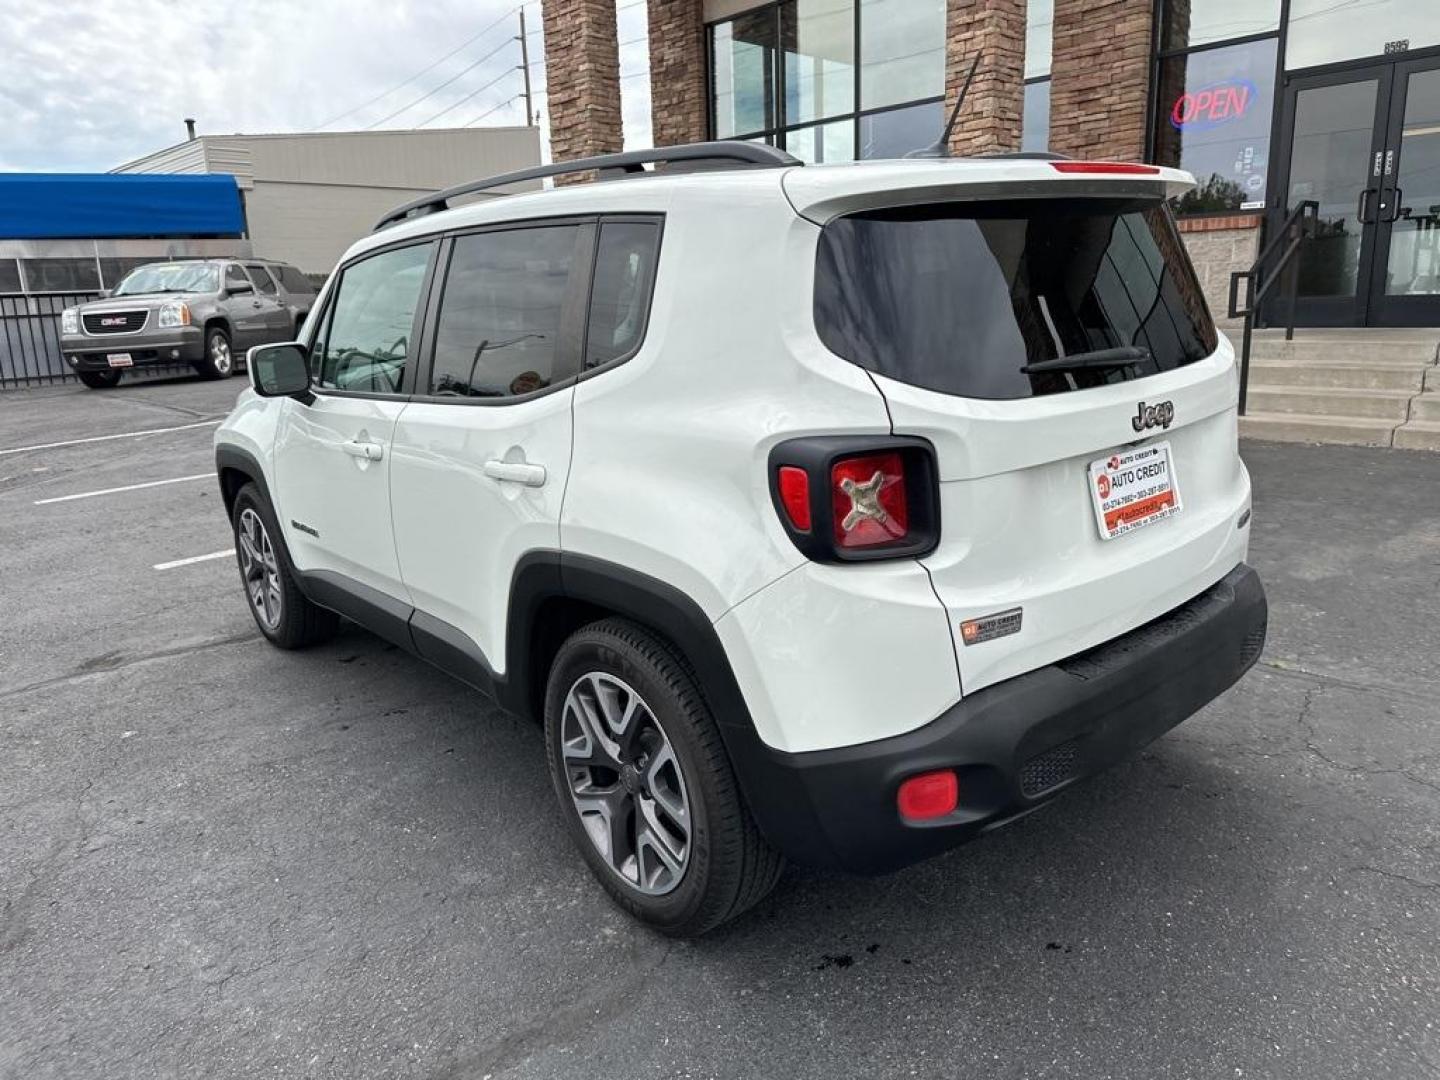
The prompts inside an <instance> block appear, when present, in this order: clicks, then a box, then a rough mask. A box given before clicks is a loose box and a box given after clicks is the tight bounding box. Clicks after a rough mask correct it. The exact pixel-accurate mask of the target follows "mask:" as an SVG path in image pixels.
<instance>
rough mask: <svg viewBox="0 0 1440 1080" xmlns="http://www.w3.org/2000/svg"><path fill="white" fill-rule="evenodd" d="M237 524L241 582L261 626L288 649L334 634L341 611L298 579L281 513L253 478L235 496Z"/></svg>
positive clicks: (232, 513)
mask: <svg viewBox="0 0 1440 1080" xmlns="http://www.w3.org/2000/svg"><path fill="white" fill-rule="evenodd" d="M231 525H232V526H233V528H234V531H235V561H236V562H237V563H238V564H239V566H240V582H241V584H242V585H243V586H244V588H245V599H246V601H247V602H248V603H249V605H250V614H251V615H252V616H253V617H254V619H255V625H256V626H258V627H259V628H260V632H261V633H262V634H264V635H265V636H266V637H267V638H269V639H270V641H271V642H272V643H274V644H275V645H278V646H280V648H282V649H299V648H303V647H304V646H306V645H316V644H319V643H320V642H322V641H328V640H329V639H330V638H332V637H334V636H335V631H336V629H337V628H338V627H339V625H340V616H338V615H336V614H335V613H334V612H333V611H327V610H326V609H325V608H322V607H318V606H317V605H315V604H312V603H311V602H310V601H309V600H308V599H307V598H306V596H305V594H304V593H302V592H301V591H300V587H299V586H298V585H296V584H295V571H294V566H293V565H292V564H291V562H290V553H289V552H288V551H286V550H285V541H284V539H283V538H282V537H281V535H280V527H279V525H278V524H276V521H275V513H274V511H272V510H271V509H270V504H269V503H268V502H266V500H265V496H263V495H262V494H260V489H259V488H258V487H256V486H255V485H254V484H253V483H252V484H246V485H245V486H244V487H242V488H241V489H240V491H239V493H238V494H237V495H236V496H235V506H234V509H233V510H232V512H231Z"/></svg>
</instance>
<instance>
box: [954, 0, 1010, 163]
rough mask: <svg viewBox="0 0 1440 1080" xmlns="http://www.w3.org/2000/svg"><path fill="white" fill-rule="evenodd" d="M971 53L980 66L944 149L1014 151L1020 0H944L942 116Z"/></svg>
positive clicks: (961, 80) (958, 151)
mask: <svg viewBox="0 0 1440 1080" xmlns="http://www.w3.org/2000/svg"><path fill="white" fill-rule="evenodd" d="M977 52H979V53H980V54H981V57H980V66H979V67H978V68H977V69H976V71H975V79H974V81H973V82H972V83H971V84H970V92H969V93H968V94H967V95H966V97H965V107H964V108H963V109H961V111H960V118H959V119H958V120H956V122H955V129H954V130H953V131H952V132H951V133H950V152H951V153H953V154H981V153H989V152H999V151H1005V150H1019V149H1020V121H1021V118H1022V116H1023V114H1024V105H1025V0H948V2H947V4H946V9H945V110H946V115H945V118H946V120H948V119H949V118H950V116H949V112H950V110H951V109H953V108H954V107H955V100H956V97H957V95H958V94H959V93H960V88H961V87H962V86H963V85H964V84H965V76H966V74H967V73H968V72H969V70H970V65H971V63H972V62H973V61H974V59H975V54H976V53H977Z"/></svg>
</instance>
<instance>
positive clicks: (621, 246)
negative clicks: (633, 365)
mask: <svg viewBox="0 0 1440 1080" xmlns="http://www.w3.org/2000/svg"><path fill="white" fill-rule="evenodd" d="M659 254H660V223H659V222H658V221H607V222H605V223H604V224H603V225H601V226H600V242H599V244H598V245H597V246H596V249H595V275H594V281H593V282H592V283H591V286H590V315H589V319H588V320H587V322H586V334H585V367H586V368H587V369H588V368H597V367H600V366H601V365H603V364H609V363H613V362H614V361H616V360H624V359H625V358H627V357H629V356H630V355H631V354H633V353H634V352H635V351H636V350H637V349H639V348H640V343H641V341H643V340H644V338H645V323H646V320H647V319H648V318H649V314H650V295H651V292H652V291H653V290H654V287H655V260H656V258H657V257H658V256H659Z"/></svg>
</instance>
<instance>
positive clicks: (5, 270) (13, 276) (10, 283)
mask: <svg viewBox="0 0 1440 1080" xmlns="http://www.w3.org/2000/svg"><path fill="white" fill-rule="evenodd" d="M19 291H20V264H19V263H17V262H16V261H15V260H14V259H0V293H18V292H19Z"/></svg>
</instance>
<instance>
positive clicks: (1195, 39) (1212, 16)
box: [1160, 0, 1336, 52]
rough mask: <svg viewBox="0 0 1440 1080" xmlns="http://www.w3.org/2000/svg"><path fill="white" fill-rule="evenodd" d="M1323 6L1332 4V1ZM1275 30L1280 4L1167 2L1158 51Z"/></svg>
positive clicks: (1266, 0)
mask: <svg viewBox="0 0 1440 1080" xmlns="http://www.w3.org/2000/svg"><path fill="white" fill-rule="evenodd" d="M1296 2H1297V3H1298V2H1299V0H1296ZM1324 2H1325V3H1330V4H1333V3H1335V2H1336V0H1324ZM1279 28H1280V0H1168V2H1167V3H1166V4H1165V14H1164V18H1163V19H1162V23H1161V29H1160V51H1161V52H1169V51H1170V50H1172V49H1188V48H1192V47H1193V46H1196V45H1208V44H1209V43H1210V42H1212V41H1225V40H1226V39H1227V38H1237V37H1249V36H1250V35H1251V34H1265V33H1269V32H1271V31H1273V30H1278V29H1279Z"/></svg>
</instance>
